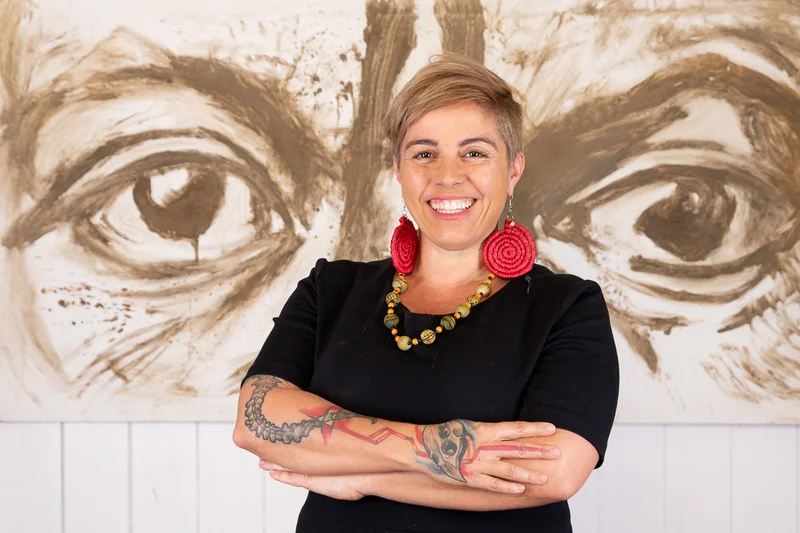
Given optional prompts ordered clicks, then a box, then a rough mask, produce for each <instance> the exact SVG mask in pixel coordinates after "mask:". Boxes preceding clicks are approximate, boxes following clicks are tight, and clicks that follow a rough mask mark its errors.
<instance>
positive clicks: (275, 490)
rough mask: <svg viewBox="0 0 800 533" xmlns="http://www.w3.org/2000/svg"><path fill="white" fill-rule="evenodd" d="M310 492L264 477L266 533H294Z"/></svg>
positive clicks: (267, 476) (266, 475)
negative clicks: (298, 516) (298, 517)
mask: <svg viewBox="0 0 800 533" xmlns="http://www.w3.org/2000/svg"><path fill="white" fill-rule="evenodd" d="M306 496H308V491H307V490H305V489H300V488H297V487H292V486H289V485H284V484H283V483H280V482H278V481H275V480H274V479H272V478H271V477H270V476H269V474H267V473H266V472H265V475H264V524H265V527H264V533H294V530H295V526H296V525H297V515H299V514H300V508H301V507H303V503H305V501H306Z"/></svg>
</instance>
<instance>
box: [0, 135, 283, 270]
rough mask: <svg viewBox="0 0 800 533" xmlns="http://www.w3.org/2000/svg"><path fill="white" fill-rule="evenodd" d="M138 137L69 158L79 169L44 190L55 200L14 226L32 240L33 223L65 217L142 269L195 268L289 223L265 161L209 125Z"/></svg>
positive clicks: (91, 240)
mask: <svg viewBox="0 0 800 533" xmlns="http://www.w3.org/2000/svg"><path fill="white" fill-rule="evenodd" d="M143 137H145V136H143V135H133V136H123V137H120V138H117V139H115V140H112V141H109V143H107V144H114V145H115V147H118V149H117V150H116V152H115V154H114V155H113V156H111V157H105V158H102V159H101V160H99V161H96V164H94V165H90V164H89V162H93V161H95V159H96V158H97V156H96V154H97V153H98V152H99V153H103V152H107V151H108V149H107V147H106V146H103V147H101V148H99V149H97V150H95V151H93V152H91V153H88V154H85V155H84V156H83V157H81V158H79V159H78V160H77V161H76V162H74V163H73V165H72V166H71V168H72V169H79V170H80V172H78V171H74V173H73V172H72V171H71V170H67V172H66V174H67V175H69V176H70V180H69V181H71V185H70V186H69V187H67V188H66V189H65V190H64V191H63V192H60V193H59V194H58V195H54V197H53V198H52V199H51V202H50V204H51V205H54V206H56V208H55V209H51V210H50V212H49V213H47V212H45V213H42V212H40V210H38V209H33V210H32V211H31V212H30V213H28V214H27V215H26V216H25V217H24V220H22V221H19V222H18V224H19V228H25V231H26V233H28V234H31V233H32V234H33V235H31V237H32V238H31V240H35V238H37V237H38V235H36V233H37V230H38V232H39V233H44V232H46V231H48V230H49V229H50V226H51V225H53V224H55V223H58V222H71V223H72V225H73V231H74V233H75V235H76V239H77V240H78V241H79V242H80V243H81V245H82V247H83V248H84V249H85V250H87V251H91V252H93V253H94V254H95V255H96V256H97V257H98V258H100V259H101V260H103V261H104V262H106V263H108V264H109V266H111V267H112V268H114V269H121V270H126V269H127V270H131V271H135V272H136V273H137V275H138V276H139V277H144V278H147V277H149V276H148V275H147V273H148V272H150V271H153V270H154V269H157V271H158V275H159V276H160V277H181V276H187V275H190V274H191V273H193V272H196V273H199V272H203V271H206V270H208V269H212V268H215V266H218V265H217V262H218V261H224V260H225V258H226V257H228V256H238V255H240V254H241V253H242V252H243V251H244V252H246V251H247V250H248V248H249V247H252V246H253V245H254V244H255V243H257V242H258V241H259V240H265V239H266V240H269V235H270V234H276V235H275V236H277V234H281V233H283V232H291V233H294V223H293V220H292V217H291V215H290V212H289V209H288V205H287V202H286V201H285V200H284V198H283V196H282V194H281V193H280V191H279V189H277V187H275V186H274V183H273V182H272V179H271V177H270V173H269V170H268V168H267V167H266V166H264V165H262V164H260V163H257V162H255V160H254V159H252V158H248V157H246V156H245V155H244V152H243V150H241V149H239V148H237V147H236V146H235V145H234V143H233V142H232V141H230V140H228V139H225V138H223V137H221V136H219V135H217V134H211V133H210V132H209V133H208V134H207V135H204V134H203V133H202V132H193V134H192V135H187V134H185V132H180V131H171V132H158V133H156V132H152V133H150V134H149V138H148V139H144V138H143ZM153 137H155V139H153ZM159 137H160V138H159ZM87 168H89V170H86V169H87ZM65 181H66V180H65ZM43 207H45V206H43ZM33 215H38V216H35V217H34V216H33ZM51 215H56V216H55V217H54V216H51ZM59 218H61V220H58V219H59ZM23 224H24V225H23ZM10 235H12V236H13V235H15V231H14V230H13V229H12V231H11V232H10Z"/></svg>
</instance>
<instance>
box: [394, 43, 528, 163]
mask: <svg viewBox="0 0 800 533" xmlns="http://www.w3.org/2000/svg"><path fill="white" fill-rule="evenodd" d="M470 102H471V103H474V104H477V105H478V106H479V107H480V108H481V109H483V111H484V112H486V113H488V114H489V115H491V116H493V117H494V119H495V121H497V127H498V130H499V133H500V137H501V138H502V139H503V142H504V143H505V145H506V154H507V156H508V162H509V164H511V162H512V161H513V160H514V158H515V157H516V156H517V154H518V153H520V152H522V150H523V145H522V106H521V105H520V104H519V103H518V102H517V101H516V100H514V94H513V92H512V90H511V86H510V85H509V84H508V83H506V82H505V81H504V80H503V79H502V78H501V77H500V76H498V75H497V74H495V73H494V72H492V71H491V70H489V69H488V68H486V67H485V66H483V65H482V64H480V63H478V62H477V61H475V60H473V59H469V58H467V57H465V56H462V55H458V54H452V53H448V54H441V55H437V56H434V57H432V58H431V60H430V62H429V63H428V64H427V65H425V66H424V67H422V68H421V69H420V70H419V71H418V72H417V73H416V74H415V75H414V77H413V78H411V80H410V81H409V82H408V83H407V84H406V85H405V87H403V89H402V90H401V91H400V92H399V93H398V94H397V96H395V98H394V101H392V103H391V105H389V109H388V111H387V112H386V116H385V117H384V128H385V130H386V135H387V136H388V137H389V142H390V143H391V146H392V149H393V150H394V154H396V155H397V157H398V159H399V158H400V151H401V148H402V147H401V144H402V143H403V139H404V138H405V136H406V132H408V128H410V127H411V125H412V124H414V123H415V122H416V121H417V120H419V119H420V118H422V116H423V115H425V114H426V113H428V112H430V111H433V110H435V109H440V108H442V107H448V106H451V105H458V104H465V103H470Z"/></svg>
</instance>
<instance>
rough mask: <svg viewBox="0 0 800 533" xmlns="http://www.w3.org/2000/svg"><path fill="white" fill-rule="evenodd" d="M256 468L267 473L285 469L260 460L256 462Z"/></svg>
mask: <svg viewBox="0 0 800 533" xmlns="http://www.w3.org/2000/svg"><path fill="white" fill-rule="evenodd" d="M258 466H259V467H260V468H261V469H262V470H266V471H268V472H269V471H272V470H286V468H283V467H282V466H280V465H276V464H275V463H270V462H267V460H266V459H261V460H260V461H259V462H258Z"/></svg>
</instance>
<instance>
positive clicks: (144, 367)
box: [0, 0, 800, 423]
mask: <svg viewBox="0 0 800 533" xmlns="http://www.w3.org/2000/svg"><path fill="white" fill-rule="evenodd" d="M0 26H1V27H0V191H2V194H1V195H0V198H2V200H0V238H1V239H2V241H0V242H1V243H2V246H1V247H0V283H2V293H1V294H2V298H0V316H2V317H3V319H2V325H1V326H0V420H4V421H9V420H57V421H73V420H77V421H80V420H122V421H138V420H149V421H152V420H176V421H231V420H232V418H233V416H234V411H235V400H236V393H237V390H238V386H239V382H240V380H241V378H242V376H243V374H244V372H245V370H246V369H247V367H248V366H249V364H250V362H251V361H252V360H253V358H254V357H255V355H256V353H257V352H258V350H259V348H260V347H261V344H262V343H263V341H264V339H265V338H266V336H267V335H268V333H269V331H270V328H271V326H272V318H273V317H274V316H275V315H277V314H278V313H279V312H280V309H281V307H282V305H283V302H284V301H285V299H286V297H287V296H288V294H289V293H290V292H291V291H292V290H293V288H294V287H295V285H296V283H297V281H298V280H299V279H300V278H302V277H304V276H306V275H308V273H309V272H310V270H311V268H312V267H313V264H314V261H315V260H316V259H317V258H318V257H327V258H349V259H355V260H370V259H376V258H382V257H388V249H389V239H390V236H391V232H392V229H393V226H394V225H395V224H396V223H397V220H398V217H399V214H400V210H401V208H402V205H401V202H400V195H399V186H398V184H397V182H396V180H395V179H394V175H393V172H392V168H391V150H390V149H389V147H388V146H387V143H386V141H385V139H384V137H383V131H382V128H381V118H382V114H383V112H384V111H385V109H386V107H387V105H388V103H389V102H390V100H391V98H392V96H393V95H394V94H395V93H396V92H397V90H399V88H400V87H401V86H402V85H403V84H404V83H405V82H406V81H408V79H409V78H410V77H411V76H412V75H413V73H414V72H415V71H416V70H417V69H418V68H420V67H421V66H422V65H423V64H425V62H426V61H428V59H429V58H430V57H431V56H432V55H433V54H436V53H438V52H441V51H443V50H446V51H455V52H459V53H463V54H467V55H469V56H472V57H474V58H477V59H478V60H480V61H482V62H483V63H484V64H485V65H486V66H488V67H489V68H491V69H493V70H494V71H495V72H497V73H498V74H500V75H501V76H502V77H504V78H505V79H506V80H508V81H509V82H510V83H511V84H512V85H513V87H514V88H515V91H516V92H517V95H518V97H519V99H520V101H521V102H522V103H523V105H524V110H525V117H526V132H525V137H526V148H525V157H526V170H525V174H524V176H523V178H522V180H521V182H520V185H519V187H518V188H517V192H516V196H515V198H514V211H515V214H516V216H517V220H519V221H520V222H522V223H523V224H525V225H526V226H527V227H529V228H530V229H531V231H532V233H533V235H534V238H535V239H536V243H537V247H538V253H539V256H538V259H537V261H538V262H539V263H541V264H543V265H545V266H547V267H549V268H551V269H552V270H554V271H557V272H569V273H572V274H576V275H579V276H582V277H585V278H589V279H594V280H596V281H598V282H599V283H600V284H601V286H602V287H603V289H604V294H605V297H606V299H607V302H608V305H609V310H610V313H611V317H612V323H613V326H614V331H615V337H616V339H617V345H618V348H619V355H620V365H621V373H622V387H621V397H620V405H619V410H618V417H617V420H618V422H646V423H715V422H719V423H798V422H800V297H798V288H799V287H800V269H799V268H798V263H800V245H799V244H798V239H799V238H800V214H799V213H798V208H800V93H799V92H798V84H800V75H798V69H800V3H798V2H797V1H796V0H717V1H715V0H686V1H679V0H675V1H669V2H667V1H655V0H651V1H634V0H614V1H605V2H603V1H583V2H572V1H568V0H540V1H536V2H529V1H518V2H510V1H504V2H501V1H491V2H490V1H486V2H479V1H477V0H463V1H455V0H439V1H432V0H429V1H422V0H420V1H418V2H416V3H414V2H411V1H406V0H394V1H392V0H337V1H336V2H321V1H313V2H311V1H305V0H302V1H300V0H298V1H294V2H281V1H275V0H226V1H225V2H198V1H197V0H170V1H168V2H165V1H163V0H162V1H154V0H140V1H138V2H122V3H118V2H101V1H99V0H70V1H69V2H65V1H62V0H37V1H36V2H35V3H34V2H28V1H25V0H0ZM382 297H383V295H376V299H380V298H382Z"/></svg>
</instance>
